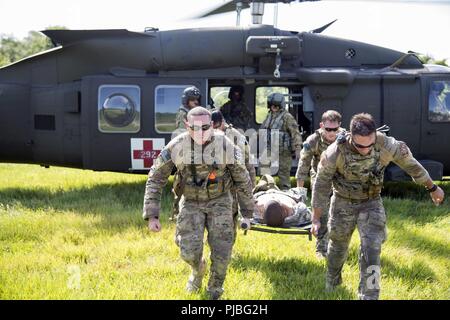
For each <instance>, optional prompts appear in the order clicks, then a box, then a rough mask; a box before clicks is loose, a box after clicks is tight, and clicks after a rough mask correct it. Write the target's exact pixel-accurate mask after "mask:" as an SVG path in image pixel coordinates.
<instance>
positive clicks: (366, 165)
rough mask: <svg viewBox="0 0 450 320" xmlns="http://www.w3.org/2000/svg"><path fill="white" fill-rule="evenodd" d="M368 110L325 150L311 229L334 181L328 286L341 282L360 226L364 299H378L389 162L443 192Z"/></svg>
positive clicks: (440, 195)
mask: <svg viewBox="0 0 450 320" xmlns="http://www.w3.org/2000/svg"><path fill="white" fill-rule="evenodd" d="M375 128H376V127H375V122H374V120H373V118H372V116H371V115H369V114H367V113H362V114H357V115H355V116H353V118H352V120H351V122H350V130H351V132H350V133H348V134H346V135H342V136H339V137H338V138H337V140H336V142H335V143H333V144H332V145H331V146H330V147H329V148H328V149H327V150H326V151H325V152H324V153H323V155H322V158H321V160H320V163H319V166H318V172H317V177H316V182H315V184H314V186H313V192H312V193H313V194H312V207H313V219H312V223H313V225H312V230H311V231H312V233H313V234H314V235H317V232H318V229H319V228H320V216H321V215H322V211H323V209H324V204H325V203H326V202H327V198H328V196H329V190H330V188H331V186H332V187H333V196H332V198H331V204H330V212H329V214H330V216H329V220H328V232H329V238H330V243H329V246H328V256H327V276H326V288H327V290H332V289H334V287H335V286H337V285H339V284H341V282H342V278H341V272H342V267H343V265H344V262H345V260H346V258H347V252H348V246H349V242H350V239H351V236H352V233H353V231H354V229H355V228H356V227H358V231H359V235H360V239H361V247H360V257H359V265H360V284H359V289H358V294H359V298H360V299H378V298H379V293H380V286H379V285H380V282H379V281H380V278H381V274H380V254H381V245H382V243H383V242H384V241H385V240H386V214H385V211H384V207H383V203H382V200H381V197H380V192H381V188H382V185H383V176H384V170H385V168H386V166H387V165H388V164H389V163H390V162H394V163H395V164H397V165H398V166H399V167H401V168H402V169H403V170H405V171H406V172H407V173H408V174H409V175H410V176H411V177H412V178H413V179H414V181H415V182H416V183H418V184H423V185H425V187H426V188H427V190H428V191H429V192H430V196H431V198H432V200H433V202H434V203H435V204H436V205H438V204H440V203H441V202H442V201H443V199H444V192H443V191H442V189H441V188H439V187H438V186H436V185H435V184H433V181H432V180H431V178H430V176H429V174H428V172H427V171H426V170H425V169H424V168H423V166H422V165H421V164H420V163H419V162H418V161H417V160H416V159H415V158H414V157H413V155H412V154H411V151H410V150H409V148H408V146H407V145H406V144H405V143H404V142H402V141H397V140H395V139H394V138H393V137H388V136H386V135H385V134H383V133H381V132H377V131H376V129H375Z"/></svg>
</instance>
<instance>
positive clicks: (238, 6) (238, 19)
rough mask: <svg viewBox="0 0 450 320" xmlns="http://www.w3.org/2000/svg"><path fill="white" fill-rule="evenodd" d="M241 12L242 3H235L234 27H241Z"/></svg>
mask: <svg viewBox="0 0 450 320" xmlns="http://www.w3.org/2000/svg"><path fill="white" fill-rule="evenodd" d="M241 11H242V2H241V1H238V2H236V26H237V27H239V26H240V25H241Z"/></svg>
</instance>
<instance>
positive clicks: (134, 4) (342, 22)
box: [0, 0, 450, 63]
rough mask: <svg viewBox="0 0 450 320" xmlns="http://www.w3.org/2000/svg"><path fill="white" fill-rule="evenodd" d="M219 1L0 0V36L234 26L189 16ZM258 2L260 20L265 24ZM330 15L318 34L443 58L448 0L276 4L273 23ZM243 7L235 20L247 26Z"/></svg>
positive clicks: (292, 26) (221, 19)
mask: <svg viewBox="0 0 450 320" xmlns="http://www.w3.org/2000/svg"><path fill="white" fill-rule="evenodd" d="M223 2H224V1H223V0H190V1H186V0H165V1H155V0H147V1H143V0H127V1H113V0H78V1H67V0H39V1H25V0H0V34H6V35H13V36H15V37H16V38H19V39H20V38H23V37H25V36H26V35H27V34H28V32H29V31H31V30H35V31H40V30H44V29H45V28H47V27H49V26H65V27H67V28H69V29H74V30H75V29H128V30H130V31H143V30H144V29H145V27H157V28H159V29H160V30H169V29H180V28H197V27H216V26H234V25H235V24H236V14H235V13H234V12H231V13H226V14H220V15H216V16H214V17H208V18H204V19H192V18H193V17H195V16H196V15H197V14H199V13H203V12H205V11H207V10H208V9H211V8H213V7H215V6H217V5H220V4H222V3H223ZM273 9H274V5H272V4H266V6H265V16H264V19H263V23H265V24H273V22H274V18H273V17H274V14H273V11H274V10H273ZM334 19H338V21H337V22H335V23H334V24H333V25H332V26H330V27H329V28H328V29H327V30H325V31H324V32H323V34H324V35H328V36H333V37H339V38H346V39H351V40H356V41H362V42H367V43H371V44H375V45H379V46H383V47H387V48H391V49H394V50H399V51H402V52H407V51H408V50H412V51H415V52H418V53H423V54H428V55H431V56H433V57H434V58H436V59H448V61H447V62H448V63H450V41H449V38H450V37H449V35H450V0H441V1H431V2H429V1H417V0H416V1H412V0H411V1H409V2H402V3H399V2H397V1H368V2H367V1H366V2H364V1H319V2H306V3H292V4H279V5H278V20H277V27H278V28H281V29H285V30H295V31H309V30H312V29H315V28H318V27H321V26H323V25H325V24H327V23H328V22H331V21H333V20H334ZM250 22H251V16H250V12H249V10H248V9H247V10H244V11H243V12H242V14H241V25H242V26H246V25H248V24H250Z"/></svg>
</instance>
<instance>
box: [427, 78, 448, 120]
mask: <svg viewBox="0 0 450 320" xmlns="http://www.w3.org/2000/svg"><path fill="white" fill-rule="evenodd" d="M428 119H429V120H430V121H431V122H450V81H433V82H431V84H430V93H429V95H428Z"/></svg>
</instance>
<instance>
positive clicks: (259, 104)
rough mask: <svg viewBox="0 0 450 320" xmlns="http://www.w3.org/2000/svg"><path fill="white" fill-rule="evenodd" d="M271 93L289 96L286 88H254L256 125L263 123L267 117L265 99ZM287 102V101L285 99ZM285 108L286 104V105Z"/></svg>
mask: <svg viewBox="0 0 450 320" xmlns="http://www.w3.org/2000/svg"><path fill="white" fill-rule="evenodd" d="M271 93H281V94H284V95H288V94H289V88H287V87H258V88H256V95H255V121H256V123H257V124H261V123H263V121H264V119H265V118H266V117H267V113H268V109H267V97H268V96H269V95H270V94H271ZM286 100H287V99H286ZM286 107H287V104H286Z"/></svg>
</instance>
